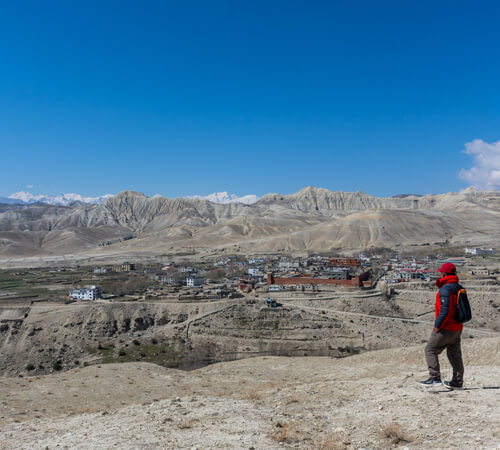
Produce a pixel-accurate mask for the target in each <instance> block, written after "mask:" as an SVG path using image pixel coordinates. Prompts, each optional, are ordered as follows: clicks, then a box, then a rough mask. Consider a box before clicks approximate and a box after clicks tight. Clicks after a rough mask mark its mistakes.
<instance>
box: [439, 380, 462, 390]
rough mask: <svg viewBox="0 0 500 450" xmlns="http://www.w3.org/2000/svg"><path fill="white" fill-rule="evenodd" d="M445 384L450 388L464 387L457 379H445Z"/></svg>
mask: <svg viewBox="0 0 500 450" xmlns="http://www.w3.org/2000/svg"><path fill="white" fill-rule="evenodd" d="M443 384H444V385H445V386H446V387H447V388H449V389H463V385H462V384H458V383H456V382H455V381H445V382H444V383H443Z"/></svg>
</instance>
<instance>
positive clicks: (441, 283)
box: [436, 275, 458, 289]
mask: <svg viewBox="0 0 500 450" xmlns="http://www.w3.org/2000/svg"><path fill="white" fill-rule="evenodd" d="M448 283H458V277H457V276H456V275H447V276H445V277H443V278H440V279H439V280H437V281H436V286H437V287H438V288H439V289H441V288H442V287H443V286H444V285H445V284H448Z"/></svg>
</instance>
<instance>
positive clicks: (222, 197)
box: [186, 191, 259, 205]
mask: <svg viewBox="0 0 500 450" xmlns="http://www.w3.org/2000/svg"><path fill="white" fill-rule="evenodd" d="M186 198H194V199H200V200H208V201H210V202H213V203H245V204H246V205H251V204H252V203H255V202H256V201H258V200H259V197H258V196H256V195H253V194H249V195H244V196H243V197H238V196H237V195H235V194H228V193H227V192H226V191H224V192H214V193H213V194H208V195H189V196H188V197H186Z"/></svg>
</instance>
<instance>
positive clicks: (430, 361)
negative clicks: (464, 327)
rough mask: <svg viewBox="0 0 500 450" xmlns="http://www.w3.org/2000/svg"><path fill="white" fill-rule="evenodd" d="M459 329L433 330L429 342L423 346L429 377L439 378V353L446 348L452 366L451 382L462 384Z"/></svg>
mask: <svg viewBox="0 0 500 450" xmlns="http://www.w3.org/2000/svg"><path fill="white" fill-rule="evenodd" d="M461 336H462V332H461V331H448V330H439V331H438V332H437V333H436V332H435V331H434V330H433V331H432V334H431V337H430V338H429V342H428V343H427V345H426V346H425V360H426V361H427V366H428V368H429V374H430V377H431V378H432V379H434V380H441V371H440V368H439V358H438V356H439V354H440V353H441V352H442V351H443V350H444V349H446V355H447V356H448V360H449V361H450V364H451V366H452V367H453V378H452V380H451V381H452V382H453V383H456V384H458V385H462V384H463V382H464V363H463V361H462V349H461V348H460V342H461Z"/></svg>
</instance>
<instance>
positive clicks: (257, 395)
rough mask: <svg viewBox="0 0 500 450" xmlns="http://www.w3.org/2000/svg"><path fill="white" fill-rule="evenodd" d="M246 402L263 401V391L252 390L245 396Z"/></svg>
mask: <svg viewBox="0 0 500 450" xmlns="http://www.w3.org/2000/svg"><path fill="white" fill-rule="evenodd" d="M243 399H244V400H262V391H261V389H259V388H255V389H252V390H250V391H248V392H246V393H245V394H244V395H243Z"/></svg>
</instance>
